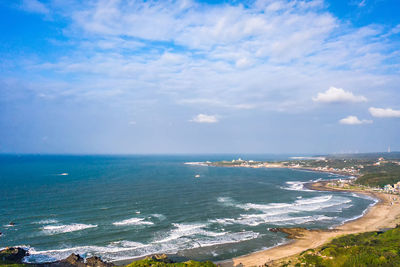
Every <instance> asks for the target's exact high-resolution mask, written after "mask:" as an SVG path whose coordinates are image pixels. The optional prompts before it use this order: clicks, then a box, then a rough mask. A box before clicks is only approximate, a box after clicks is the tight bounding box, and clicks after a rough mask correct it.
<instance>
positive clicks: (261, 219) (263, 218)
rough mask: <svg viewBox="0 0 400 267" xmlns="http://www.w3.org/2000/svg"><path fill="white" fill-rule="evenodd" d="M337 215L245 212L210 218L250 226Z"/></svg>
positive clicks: (303, 221) (310, 219) (300, 221)
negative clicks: (232, 215) (269, 214)
mask: <svg viewBox="0 0 400 267" xmlns="http://www.w3.org/2000/svg"><path fill="white" fill-rule="evenodd" d="M333 219H335V217H328V216H325V215H312V216H300V217H291V216H268V215H266V214H243V215H241V217H239V218H238V219H232V218H225V219H214V220H210V222H212V223H218V224H223V225H231V224H243V225H248V226H258V225H260V224H273V225H277V226H282V225H296V224H305V223H310V222H316V221H325V220H333Z"/></svg>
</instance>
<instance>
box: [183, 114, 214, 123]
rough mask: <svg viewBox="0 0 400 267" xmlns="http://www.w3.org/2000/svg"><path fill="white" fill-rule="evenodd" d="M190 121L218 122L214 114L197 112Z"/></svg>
mask: <svg viewBox="0 0 400 267" xmlns="http://www.w3.org/2000/svg"><path fill="white" fill-rule="evenodd" d="M190 121H192V122H197V123H216V122H218V119H217V117H216V116H214V115H206V114H198V115H197V116H195V117H194V118H193V119H191V120H190Z"/></svg>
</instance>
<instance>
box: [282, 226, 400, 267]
mask: <svg viewBox="0 0 400 267" xmlns="http://www.w3.org/2000/svg"><path fill="white" fill-rule="evenodd" d="M282 266H320V267H323V266H324V267H336V266H400V228H395V229H392V230H389V231H387V232H384V233H382V232H368V233H362V234H357V235H346V236H343V237H339V238H336V239H334V240H332V241H331V242H330V243H328V244H326V245H324V246H323V247H321V248H319V249H316V250H307V251H305V252H303V253H302V254H301V255H300V256H299V257H298V258H297V259H296V260H294V261H292V262H290V263H289V262H287V263H285V264H283V265H282Z"/></svg>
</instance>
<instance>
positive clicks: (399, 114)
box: [368, 107, 400, 118]
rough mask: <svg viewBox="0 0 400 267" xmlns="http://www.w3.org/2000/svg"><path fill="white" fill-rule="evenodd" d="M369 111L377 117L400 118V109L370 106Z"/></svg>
mask: <svg viewBox="0 0 400 267" xmlns="http://www.w3.org/2000/svg"><path fill="white" fill-rule="evenodd" d="M368 110H369V113H371V115H372V116H374V117H377V118H400V110H395V109H391V108H374V107H370V108H369V109H368Z"/></svg>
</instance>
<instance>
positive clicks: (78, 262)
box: [59, 253, 85, 267]
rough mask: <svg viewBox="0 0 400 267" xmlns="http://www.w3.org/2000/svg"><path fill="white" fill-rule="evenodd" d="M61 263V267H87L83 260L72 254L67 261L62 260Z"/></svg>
mask: <svg viewBox="0 0 400 267" xmlns="http://www.w3.org/2000/svg"><path fill="white" fill-rule="evenodd" d="M59 263H60V265H61V266H77V267H85V263H84V261H83V258H82V257H81V256H79V255H78V254H75V253H72V254H71V255H69V256H68V257H67V258H66V259H63V260H60V261H59Z"/></svg>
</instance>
